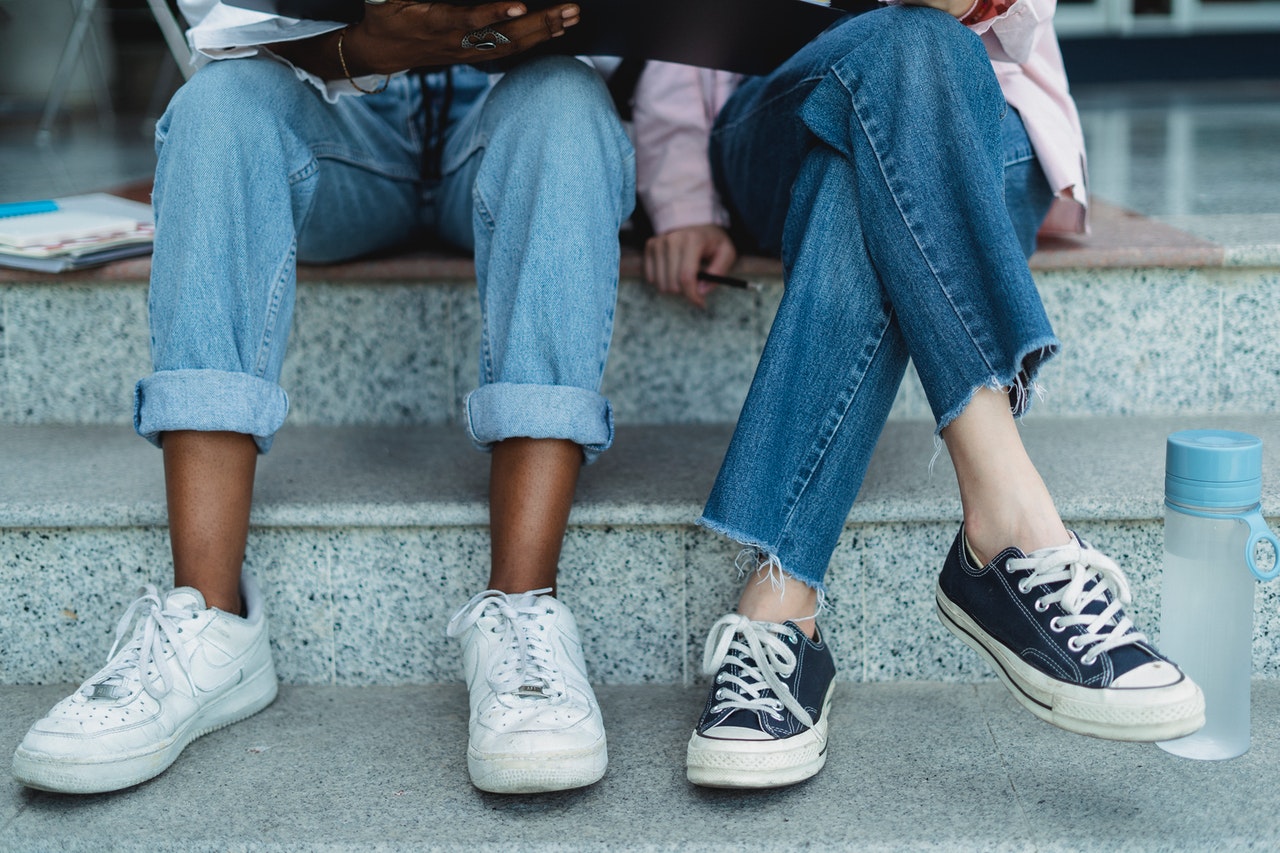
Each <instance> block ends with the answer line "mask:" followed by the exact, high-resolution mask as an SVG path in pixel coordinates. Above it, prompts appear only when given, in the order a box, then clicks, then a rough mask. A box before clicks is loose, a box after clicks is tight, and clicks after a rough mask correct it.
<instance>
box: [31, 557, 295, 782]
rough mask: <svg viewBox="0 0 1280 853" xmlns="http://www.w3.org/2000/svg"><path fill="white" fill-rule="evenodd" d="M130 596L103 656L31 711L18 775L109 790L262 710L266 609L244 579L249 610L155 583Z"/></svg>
mask: <svg viewBox="0 0 1280 853" xmlns="http://www.w3.org/2000/svg"><path fill="white" fill-rule="evenodd" d="M142 592H143V595H142V597H141V598H139V599H138V600H137V601H135V602H133V604H131V605H130V606H129V609H128V610H126V611H125V614H124V616H123V617H122V618H121V619H120V623H119V625H118V626H117V628H116V641H115V645H114V646H113V647H112V649H111V654H110V656H109V658H110V660H109V661H108V662H107V665H106V666H104V667H103V668H102V669H100V670H99V671H98V672H97V673H96V674H95V675H94V676H93V677H92V678H90V679H89V680H88V681H86V682H85V683H84V684H82V685H80V688H79V689H78V690H76V692H75V693H72V694H71V695H70V696H68V697H67V698H66V699H63V700H62V701H61V702H59V703H58V704H57V705H54V706H53V709H52V710H51V711H49V713H48V714H46V715H45V716H44V717H42V718H41V719H39V720H37V721H36V723H35V725H33V726H32V727H31V729H30V731H28V732H27V736H26V737H25V738H23V739H22V744H21V745H19V747H18V749H17V751H16V752H15V753H14V754H13V775H14V777H15V778H16V779H17V780H18V781H19V782H21V783H22V784H24V785H27V786H29V787H32V788H40V789H42V790H45V791H58V792H61V793H67V794H93V793H100V792H103V791H116V790H119V789H121V788H127V787H129V786H131V785H137V784H138V783H139V782H145V781H146V780H148V779H151V778H152V777H154V776H158V775H159V774H160V773H162V772H164V770H165V769H166V768H168V767H169V765H170V764H172V763H173V762H174V759H176V758H177V757H178V755H179V754H180V753H181V752H182V750H183V748H185V747H186V745H187V744H189V743H190V742H191V741H193V740H195V739H196V738H198V737H200V736H201V735H204V734H208V733H209V732H211V731H214V730H215V729H220V728H222V727H223V726H226V725H229V724H231V723H235V722H238V721H240V720H243V719H244V718H245V717H248V716H250V715H252V714H256V713H257V712H258V711H261V710H262V709H263V708H265V707H266V706H267V705H269V704H271V701H272V700H273V699H275V697H276V672H275V666H274V665H273V664H272V662H271V649H270V647H269V645H268V642H267V617H266V613H265V612H264V609H263V604H262V596H261V594H260V593H259V592H258V588H257V586H256V585H255V584H254V583H253V581H252V580H250V579H249V577H248V576H247V575H246V576H245V577H244V579H243V580H242V581H241V595H242V596H243V598H244V604H245V612H246V613H247V614H248V616H247V617H245V618H241V617H239V616H235V615H232V614H230V613H224V612H223V611H221V610H216V609H212V608H207V607H206V606H205V602H204V597H203V596H202V595H201V594H200V593H199V592H197V591H196V590H194V589H191V588H190V587H179V588H178V589H175V590H172V591H170V592H169V593H167V594H165V595H164V596H163V598H162V597H161V595H160V593H159V592H158V591H157V590H156V588H155V587H154V586H151V585H148V586H147V587H145V588H144V589H143V591H142Z"/></svg>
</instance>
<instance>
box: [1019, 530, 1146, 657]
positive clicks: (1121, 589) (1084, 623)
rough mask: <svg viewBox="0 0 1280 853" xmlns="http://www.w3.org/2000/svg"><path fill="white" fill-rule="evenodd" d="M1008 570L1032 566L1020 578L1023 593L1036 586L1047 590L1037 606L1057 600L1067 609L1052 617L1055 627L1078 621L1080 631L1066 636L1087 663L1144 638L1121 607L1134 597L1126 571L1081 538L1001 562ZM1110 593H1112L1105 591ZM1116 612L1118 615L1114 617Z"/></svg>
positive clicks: (1043, 607)
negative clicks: (1081, 628) (1081, 652)
mask: <svg viewBox="0 0 1280 853" xmlns="http://www.w3.org/2000/svg"><path fill="white" fill-rule="evenodd" d="M1005 570H1006V571H1008V572H1009V573H1010V574H1013V573H1016V572H1023V571H1027V572H1030V574H1029V575H1027V576H1026V577H1025V578H1023V579H1022V580H1021V581H1019V582H1018V590H1019V592H1021V593H1023V594H1024V595H1025V594H1027V593H1029V592H1031V590H1033V589H1036V588H1042V587H1044V588H1049V589H1050V590H1052V591H1050V592H1046V593H1045V594H1044V595H1042V596H1040V597H1039V598H1038V599H1036V602H1035V606H1036V609H1037V610H1041V611H1043V610H1047V609H1048V608H1049V606H1050V605H1053V604H1057V605H1059V606H1060V607H1061V608H1062V609H1063V610H1064V611H1065V612H1066V614H1065V615H1063V616H1057V617H1055V618H1054V619H1053V620H1052V621H1051V622H1050V627H1052V628H1053V630H1055V631H1062V630H1064V629H1066V628H1071V627H1075V626H1081V627H1083V628H1084V633H1083V634H1078V635H1076V636H1073V637H1072V638H1071V640H1070V641H1068V646H1069V647H1070V648H1071V650H1072V651H1077V652H1078V651H1082V650H1086V649H1087V651H1085V654H1084V656H1083V657H1082V658H1081V662H1082V663H1084V664H1085V665H1086V666H1087V665H1089V664H1092V663H1093V662H1094V661H1095V660H1097V659H1098V656H1099V655H1101V654H1103V653H1104V652H1107V651H1110V650H1111V649H1116V648H1119V647H1121V646H1127V645H1130V644H1132V643H1141V642H1145V641H1146V639H1147V638H1146V636H1145V635H1144V634H1142V633H1141V632H1139V631H1137V630H1136V629H1135V628H1134V624H1133V621H1132V620H1131V619H1130V618H1129V617H1128V616H1124V615H1123V614H1122V613H1121V608H1122V606H1123V605H1126V604H1129V603H1130V602H1131V601H1132V600H1133V598H1132V595H1131V594H1130V591H1129V581H1128V580H1127V579H1126V578H1125V576H1124V572H1122V571H1121V570H1120V567H1119V566H1117V565H1116V564H1115V562H1114V561H1113V560H1111V559H1110V558H1109V557H1107V556H1106V555H1105V554H1103V553H1101V552H1099V551H1096V550H1094V549H1093V548H1092V547H1091V546H1089V545H1087V544H1084V543H1082V542H1079V541H1077V542H1075V543H1073V544H1071V545H1065V546H1063V547H1061V548H1053V549H1046V550H1043V551H1037V552H1035V553H1033V554H1031V555H1030V556H1027V557H1024V558H1021V559H1012V560H1009V562H1008V563H1006V564H1005ZM1108 593H1110V595H1108ZM1117 616H1119V617H1120V618H1119V619H1117Z"/></svg>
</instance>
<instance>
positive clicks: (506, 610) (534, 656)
mask: <svg viewBox="0 0 1280 853" xmlns="http://www.w3.org/2000/svg"><path fill="white" fill-rule="evenodd" d="M549 592H551V589H550V588H547V589H535V590H531V591H529V592H523V593H519V594H515V595H512V594H508V593H504V592H499V591H498V590H494V589H489V590H485V591H484V592H482V593H480V594H478V595H476V596H475V597H474V598H472V599H471V600H470V601H469V602H467V603H466V604H465V605H464V606H463V607H462V609H461V610H459V611H458V612H457V614H455V615H454V617H453V618H452V619H450V620H449V627H448V629H447V633H448V635H449V636H450V637H458V636H461V635H462V634H463V633H464V632H466V631H467V630H468V629H470V628H471V627H472V626H476V627H477V628H478V629H479V630H488V631H491V632H493V633H495V634H501V636H502V640H501V645H502V648H503V654H501V655H498V656H495V658H494V659H493V663H492V666H491V667H490V670H489V672H487V673H486V674H485V678H486V680H487V681H488V682H489V686H490V687H492V688H493V690H494V692H495V693H498V694H508V695H513V696H515V697H517V698H527V699H556V698H559V697H561V696H563V695H564V694H565V686H564V677H563V674H562V673H561V672H560V669H559V667H558V666H557V665H556V662H555V650H554V649H553V648H552V646H551V630H550V625H551V622H552V619H553V615H554V614H553V612H552V607H551V605H550V603H549V602H548V601H547V600H541V601H540V600H539V597H540V596H543V595H546V594H547V593H549Z"/></svg>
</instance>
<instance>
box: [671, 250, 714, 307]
mask: <svg viewBox="0 0 1280 853" xmlns="http://www.w3.org/2000/svg"><path fill="white" fill-rule="evenodd" d="M678 264H679V268H678V271H677V275H678V276H679V282H680V291H681V292H682V293H683V294H684V298H685V299H687V300H689V301H690V302H692V303H693V304H694V305H697V306H698V307H699V308H705V307H707V306H706V288H704V286H703V285H704V284H705V282H703V281H701V280H699V278H698V270H699V269H700V268H701V267H702V246H701V245H700V244H699V243H698V241H696V240H690V241H685V242H684V243H683V245H682V246H681V251H680V254H679V258H678Z"/></svg>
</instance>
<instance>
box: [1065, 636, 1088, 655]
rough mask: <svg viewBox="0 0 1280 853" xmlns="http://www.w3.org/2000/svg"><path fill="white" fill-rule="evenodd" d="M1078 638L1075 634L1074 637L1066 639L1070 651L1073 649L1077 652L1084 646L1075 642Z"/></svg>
mask: <svg viewBox="0 0 1280 853" xmlns="http://www.w3.org/2000/svg"><path fill="white" fill-rule="evenodd" d="M1079 639H1080V637H1079V636H1075V637H1072V638H1071V639H1069V640H1067V648H1069V649H1071V651H1073V652H1078V651H1080V650H1081V649H1083V648H1084V646H1082V645H1080V644H1079V643H1078V642H1076V641H1077V640H1079Z"/></svg>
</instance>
